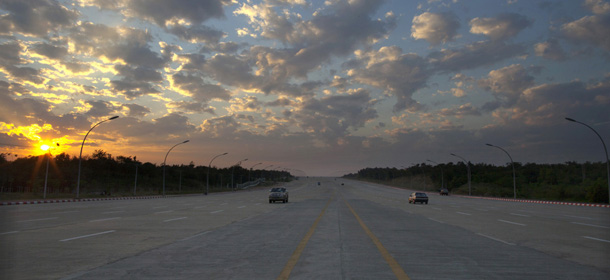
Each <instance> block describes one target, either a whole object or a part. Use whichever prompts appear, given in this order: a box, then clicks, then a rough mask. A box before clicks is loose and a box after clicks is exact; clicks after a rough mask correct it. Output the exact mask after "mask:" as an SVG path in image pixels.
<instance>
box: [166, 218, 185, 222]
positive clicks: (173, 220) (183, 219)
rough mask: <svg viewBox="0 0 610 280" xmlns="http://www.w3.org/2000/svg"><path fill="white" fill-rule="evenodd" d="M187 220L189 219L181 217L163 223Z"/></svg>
mask: <svg viewBox="0 0 610 280" xmlns="http://www.w3.org/2000/svg"><path fill="white" fill-rule="evenodd" d="M186 218H187V217H180V218H175V219H169V220H165V221H163V222H164V223H167V222H171V221H178V220H184V219H186Z"/></svg>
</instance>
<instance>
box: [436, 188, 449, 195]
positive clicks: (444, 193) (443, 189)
mask: <svg viewBox="0 0 610 280" xmlns="http://www.w3.org/2000/svg"><path fill="white" fill-rule="evenodd" d="M438 193H439V194H440V195H449V190H448V189H446V188H442V189H440V190H439V191H438Z"/></svg>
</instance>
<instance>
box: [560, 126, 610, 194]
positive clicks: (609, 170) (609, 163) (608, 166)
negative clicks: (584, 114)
mask: <svg viewBox="0 0 610 280" xmlns="http://www.w3.org/2000/svg"><path fill="white" fill-rule="evenodd" d="M566 120H568V121H571V122H575V123H579V124H582V125H584V126H586V127H588V128H589V129H591V130H593V132H595V134H597V137H599V140H600V141H602V145H603V146H604V154H605V155H606V173H607V175H608V203H610V160H609V159H608V149H607V148H606V143H604V139H602V137H601V135H599V133H597V131H595V129H593V128H592V127H590V126H589V125H587V124H585V123H582V122H579V121H577V120H575V119H571V118H566Z"/></svg>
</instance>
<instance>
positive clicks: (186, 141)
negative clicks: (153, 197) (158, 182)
mask: <svg viewBox="0 0 610 280" xmlns="http://www.w3.org/2000/svg"><path fill="white" fill-rule="evenodd" d="M188 142H189V140H185V141H183V142H180V143H178V144H176V145H174V146H173V147H171V148H170V149H169V151H167V154H165V159H164V160H163V196H165V162H166V161H167V156H168V155H169V152H171V151H172V149H174V148H175V147H176V146H178V145H182V144H184V143H188Z"/></svg>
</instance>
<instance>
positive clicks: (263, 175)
mask: <svg viewBox="0 0 610 280" xmlns="http://www.w3.org/2000/svg"><path fill="white" fill-rule="evenodd" d="M271 166H273V164H272V165H269V166H267V167H265V168H263V170H262V171H261V177H262V178H264V179H265V181H267V177H265V173H263V171H265V169H267V168H269V167H271Z"/></svg>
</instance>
